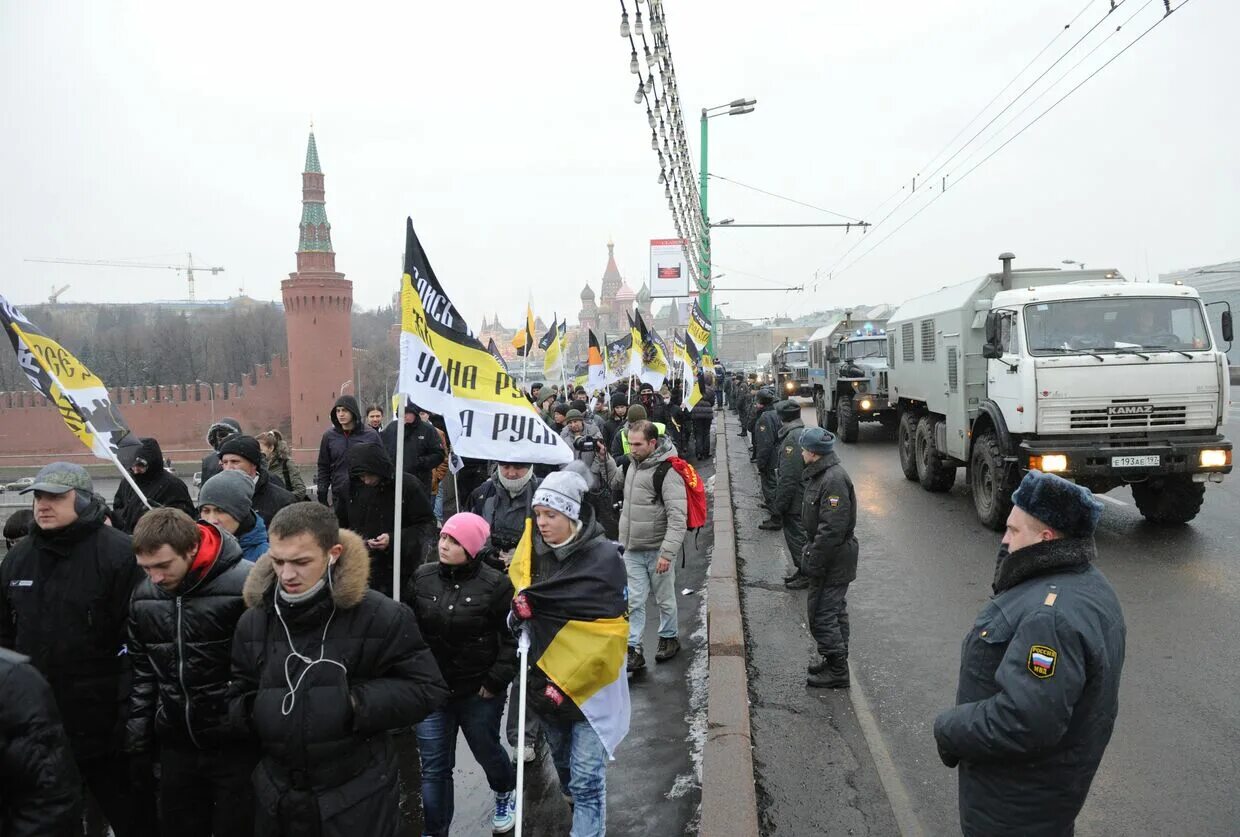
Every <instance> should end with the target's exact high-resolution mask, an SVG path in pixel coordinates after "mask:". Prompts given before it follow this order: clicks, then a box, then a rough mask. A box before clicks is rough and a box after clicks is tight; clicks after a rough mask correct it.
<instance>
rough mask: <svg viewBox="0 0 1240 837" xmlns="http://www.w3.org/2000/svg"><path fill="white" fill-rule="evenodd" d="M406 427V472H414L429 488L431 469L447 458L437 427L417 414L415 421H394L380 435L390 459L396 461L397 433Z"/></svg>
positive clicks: (428, 488)
mask: <svg viewBox="0 0 1240 837" xmlns="http://www.w3.org/2000/svg"><path fill="white" fill-rule="evenodd" d="M400 428H404V433H405V451H404V453H405V473H407V474H413V475H414V476H415V477H417V478H418V479H420V480H421V481H422V484H423V485H424V486H426V488H427V490H430V487H431V471H433V470H435V466H437V465H439V463H441V462H443V461H445V460H446V459H447V454H445V453H444V448H443V444H442V443H441V442H440V440H439V434H438V433H437V432H436V430H435V427H434V426H433V425H431V424H430V423H428V422H425V421H423V420H422V417H421V416H417V417H416V418H415V419H414V421H411V422H409V423H408V424H406V423H405V422H403V421H393V422H391V423H389V424H388V426H387V427H385V428H383V432H382V433H380V434H379V435H380V436H381V437H382V439H383V448H384V450H386V451H387V455H388V459H390V460H392V461H393V462H395V461H396V434H397V433H399V432H400Z"/></svg>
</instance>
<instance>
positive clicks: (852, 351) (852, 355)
mask: <svg viewBox="0 0 1240 837" xmlns="http://www.w3.org/2000/svg"><path fill="white" fill-rule="evenodd" d="M843 354H844V360H860V359H862V358H867V357H887V338H886V337H879V338H875V339H874V340H852V341H850V342H848V343H845V344H844V353H843Z"/></svg>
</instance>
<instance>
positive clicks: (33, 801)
mask: <svg viewBox="0 0 1240 837" xmlns="http://www.w3.org/2000/svg"><path fill="white" fill-rule="evenodd" d="M81 788H82V780H81V778H80V777H79V776H78V771H77V766H76V765H75V764H74V763H73V756H72V751H71V750H70V749H69V740H68V738H67V737H66V736H65V730H64V727H63V726H62V725H61V723H60V713H59V712H58V711H57V710H56V701H54V700H53V699H52V692H51V689H49V688H48V686H47V681H46V680H44V679H43V677H42V676H40V674H39V672H38V671H36V670H35V668H34V666H32V665H30V661H29V660H28V659H27V658H26V657H23V656H22V655H21V654H15V653H13V652H12V651H7V650H5V649H3V648H0V834H3V835H5V837H74V835H80V834H81V833H82V821H81V816H82V812H81V808H82V790H81Z"/></svg>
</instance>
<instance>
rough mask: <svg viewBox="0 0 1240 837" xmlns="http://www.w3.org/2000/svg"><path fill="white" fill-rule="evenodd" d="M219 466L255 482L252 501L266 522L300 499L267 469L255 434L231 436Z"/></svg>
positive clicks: (221, 450) (222, 449) (222, 447)
mask: <svg viewBox="0 0 1240 837" xmlns="http://www.w3.org/2000/svg"><path fill="white" fill-rule="evenodd" d="M371 432H372V433H373V432H374V431H371ZM220 465H222V466H223V468H224V470H225V471H240V472H241V473H243V474H245V475H246V476H247V477H249V478H250V482H252V483H254V496H253V498H252V499H251V503H252V504H253V506H254V511H256V512H257V513H258V516H259V517H261V518H262V519H263V522H264V523H267V524H270V523H271V518H273V517H275V516H276V512H278V511H279V510H280V509H282V508H284V507H285V506H291V505H292V504H293V503H295V502H297V501H296V500H295V499H293V495H292V494H291V493H290V492H289V491H288V490H286V489H285V488H284V483H283V482H281V480H280V478H279V477H277V476H274V475H273V474H272V473H271V472H270V471H268V470H267V462H266V460H265V459H263V453H262V450H261V449H260V448H259V447H258V440H257V439H255V438H254V437H253V436H241V435H237V436H232V437H230V438H229V439H228V440H227V441H226V442H224V444H222V445H220Z"/></svg>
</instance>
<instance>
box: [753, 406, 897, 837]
mask: <svg viewBox="0 0 1240 837" xmlns="http://www.w3.org/2000/svg"><path fill="white" fill-rule="evenodd" d="M808 412H811V411H807V413H808ZM728 419H729V421H728V432H729V436H728V463H729V467H730V469H731V471H730V473H731V484H732V498H733V504H734V505H735V507H736V511H735V518H736V529H737V535H736V547H737V565H738V570H739V572H740V581H741V610H742V611H743V613H744V618H745V642H746V646H747V651H748V657H749V660H748V662H749V691H750V703H751V706H750V722H751V725H752V727H753V743H754V772H755V774H756V776H757V780H758V813H759V822H760V827H761V829H762V834H763V835H764V837H766V835H770V836H771V837H775V835H779V837H785V835H786V837H801V835H811V834H813V835H825V834H858V835H867V834H869V835H889V834H896V833H898V831H897V825H896V821H895V818H894V815H893V813H892V810H891V806H890V805H889V804H888V802H887V797H886V794H885V793H884V790H883V786H882V784H881V781H880V779H879V773H878V770H877V768H876V766H875V763H874V759H873V757H872V756H871V753H870V750H869V748H868V746H867V744H866V739H865V736H864V734H863V732H862V728H861V724H860V720H859V718H858V716H857V713H856V711H855V710H854V708H853V702H852V698H851V696H850V695H849V690H847V689H812V688H809V687H808V686H806V685H805V677H806V671H805V667H806V666H807V665H808V664H809V663H810V662H811V661H812V660H813V659H814V654H813V651H814V646H813V643H812V642H811V640H810V637H809V632H808V630H807V629H806V626H805V620H806V616H805V597H806V594H805V591H803V590H801V591H790V590H787V589H785V588H784V585H783V578H784V576H785V575H786V574H788V573H790V572H791V571H792V562H791V559H790V558H789V556H788V550H787V547H786V545H785V543H784V535H783V532H765V531H762V530H760V529H758V528H757V527H758V523H759V522H760V521H761V520H762V519H763V518H764V517H765V516H766V513H765V511H764V510H763V509H761V508H759V506H758V504H759V503H760V502H761V500H762V496H761V489H760V486H759V483H758V478H757V470H756V469H755V468H754V466H753V464H751V463H750V461H749V449H748V440H747V439H741V438H739V437H738V436H737V435H736V432H737V429H738V425H737V422H736V417H735V416H734V415H733V414H731V413H729V414H728ZM858 629H859V628H858V626H857V625H856V622H855V620H854V627H853V632H854V634H855V633H856V632H857V631H858Z"/></svg>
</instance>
